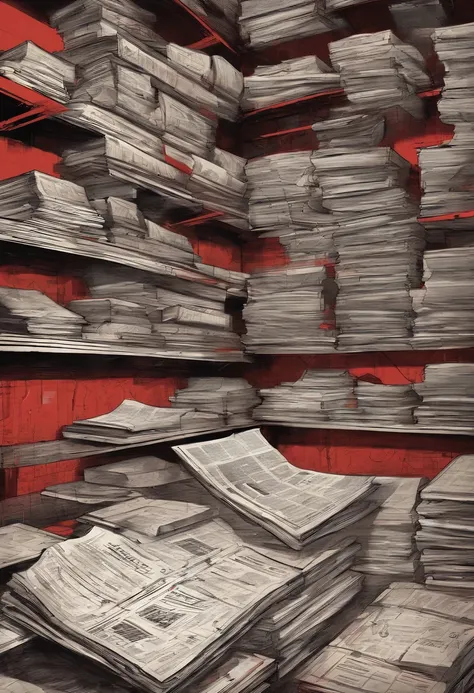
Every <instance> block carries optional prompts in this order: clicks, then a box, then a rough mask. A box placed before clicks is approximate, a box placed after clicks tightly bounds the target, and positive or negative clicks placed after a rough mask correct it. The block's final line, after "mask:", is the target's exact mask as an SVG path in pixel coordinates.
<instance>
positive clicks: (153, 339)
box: [69, 298, 164, 347]
mask: <svg viewBox="0 0 474 693" xmlns="http://www.w3.org/2000/svg"><path fill="white" fill-rule="evenodd" d="M69 308H70V309H71V310H73V311H74V312H75V313H78V314H79V315H82V317H83V318H85V320H86V322H87V324H86V325H84V326H83V328H82V338H83V339H89V340H92V341H110V342H120V343H127V344H138V345H141V346H157V347H158V346H162V345H163V344H164V343H163V341H162V340H160V338H159V337H157V336H152V324H151V322H150V320H149V319H148V315H147V310H146V307H145V306H141V305H139V304H138V303H131V302H130V301H121V300H119V299H117V298H82V299H77V300H75V301H71V303H69Z"/></svg>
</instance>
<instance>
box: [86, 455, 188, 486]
mask: <svg viewBox="0 0 474 693" xmlns="http://www.w3.org/2000/svg"><path fill="white" fill-rule="evenodd" d="M189 478H190V474H188V472H186V471H185V470H184V469H183V468H182V467H181V465H179V464H176V463H175V462H168V461H167V460H162V459H160V458H159V457H155V456H154V455H144V456H142V457H130V458H128V459H125V460H122V461H121V462H109V464H102V465H100V466H98V467H87V468H86V469H84V481H86V482H88V483H89V484H94V485H96V486H97V485H99V484H110V486H118V487H121V488H128V489H132V488H137V489H140V488H147V487H149V486H165V485H166V484H174V483H176V482H177V481H184V480H186V479H189ZM116 491H117V492H118V491H119V489H116Z"/></svg>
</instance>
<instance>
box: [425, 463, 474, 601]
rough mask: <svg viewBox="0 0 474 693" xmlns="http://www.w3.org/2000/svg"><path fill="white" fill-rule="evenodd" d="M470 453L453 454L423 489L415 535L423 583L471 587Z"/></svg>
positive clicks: (473, 510) (473, 506)
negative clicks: (419, 527)
mask: <svg viewBox="0 0 474 693" xmlns="http://www.w3.org/2000/svg"><path fill="white" fill-rule="evenodd" d="M473 462H474V458H473V456H472V455H461V456H460V457H456V458H455V459H454V460H453V461H452V462H451V463H450V464H448V466H447V467H445V468H444V469H443V471H442V472H440V473H439V474H438V476H436V477H435V478H434V479H433V481H431V482H430V483H429V484H428V486H426V488H425V489H424V490H423V491H422V493H421V498H422V503H420V505H419V506H418V514H419V516H420V525H421V529H420V530H419V531H418V532H417V534H416V542H417V545H418V549H419V550H420V551H421V562H422V564H423V568H424V571H425V578H426V585H427V586H429V587H440V588H446V589H448V588H449V589H450V590H461V592H464V591H466V590H468V592H467V594H468V595H471V594H472V593H471V592H470V591H469V590H474V567H473V566H474V532H473V527H474V524H473V518H474V496H473V494H472V492H471V488H472V481H473Z"/></svg>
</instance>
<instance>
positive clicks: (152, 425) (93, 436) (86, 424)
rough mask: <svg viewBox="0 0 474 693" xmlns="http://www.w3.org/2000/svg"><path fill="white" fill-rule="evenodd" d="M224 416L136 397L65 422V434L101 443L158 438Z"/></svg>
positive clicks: (214, 424) (217, 422)
mask: <svg viewBox="0 0 474 693" xmlns="http://www.w3.org/2000/svg"><path fill="white" fill-rule="evenodd" d="M223 425H224V422H223V417H222V416H219V415H218V414H213V413H211V412H201V411H196V409H190V408H188V409H184V408H183V409H177V408H176V409H174V408H171V407H152V406H150V405H148V404H143V403H142V402H136V401H135V400H130V399H124V400H123V402H122V403H121V404H119V406H118V407H116V408H115V409H113V410H112V411H111V412H108V413H107V414H101V415H100V416H94V417H93V418H91V419H83V420H80V421H74V423H73V424H71V425H69V426H64V428H63V431H62V432H63V436H64V437H65V438H74V439H77V440H90V441H92V442H98V443H112V444H120V442H122V443H126V444H132V443H141V442H146V441H147V440H156V439H157V438H160V436H170V434H177V433H179V432H180V431H183V432H194V431H201V430H202V431H206V430H212V429H215V428H221V427H222V426H223Z"/></svg>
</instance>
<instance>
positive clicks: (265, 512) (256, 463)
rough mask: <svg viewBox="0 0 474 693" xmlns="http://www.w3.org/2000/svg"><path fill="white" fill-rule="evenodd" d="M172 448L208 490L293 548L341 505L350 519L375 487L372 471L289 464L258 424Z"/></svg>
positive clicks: (315, 532) (309, 537) (339, 510)
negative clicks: (330, 471)
mask: <svg viewBox="0 0 474 693" xmlns="http://www.w3.org/2000/svg"><path fill="white" fill-rule="evenodd" d="M173 449H174V450H175V451H176V452H177V453H178V455H179V456H180V457H181V458H182V459H183V461H184V462H185V464H186V465H187V466H188V468H189V470H190V471H191V472H193V473H194V474H195V475H196V476H197V477H198V479H199V480H200V481H201V482H202V483H203V484H205V485H206V486H207V487H208V489H209V490H210V491H211V493H214V494H216V495H217V496H218V497H219V498H222V499H223V500H224V501H225V502H226V503H228V504H229V505H231V507H233V508H234V509H236V510H239V511H240V512H242V513H244V514H245V515H247V516H248V517H250V518H251V519H252V520H254V521H255V522H258V523H259V524H261V525H262V526H264V527H265V528H266V529H268V530H269V531H270V532H272V533H274V534H276V535H277V536H278V537H279V538H280V539H282V541H284V542H285V543H287V544H288V545H289V546H291V547H292V548H297V549H299V548H301V547H302V546H303V545H305V544H306V543H308V542H309V541H312V540H314V539H316V538H317V537H318V536H322V533H321V530H324V527H323V526H324V523H326V522H328V521H329V520H335V519H337V516H338V515H339V514H341V513H343V512H344V511H346V512H347V518H346V519H347V522H346V523H345V524H350V523H351V522H352V521H353V519H354V518H353V517H351V514H350V512H348V511H349V510H350V506H351V505H352V504H354V503H355V501H358V500H361V499H363V498H364V497H365V496H367V495H368V494H370V493H371V492H372V491H373V490H374V489H375V486H374V485H373V483H372V482H373V477H356V476H342V475H336V474H324V473H321V472H313V471H306V470H302V469H297V468H296V467H293V466H292V465H291V464H290V463H289V462H288V461H287V460H286V459H285V457H283V455H282V454H281V453H280V452H278V450H276V449H275V448H273V447H272V446H271V445H270V444H269V443H268V442H267V440H265V438H264V437H263V435H262V434H261V433H260V431H259V430H258V429H253V430H251V431H244V432H243V433H237V434H234V435H232V436H229V437H228V438H222V439H219V440H213V441H208V442H204V443H195V444H189V445H177V446H175V447H173ZM345 524H344V523H343V526H345ZM339 528H340V527H339ZM318 531H319V535H318Z"/></svg>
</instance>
